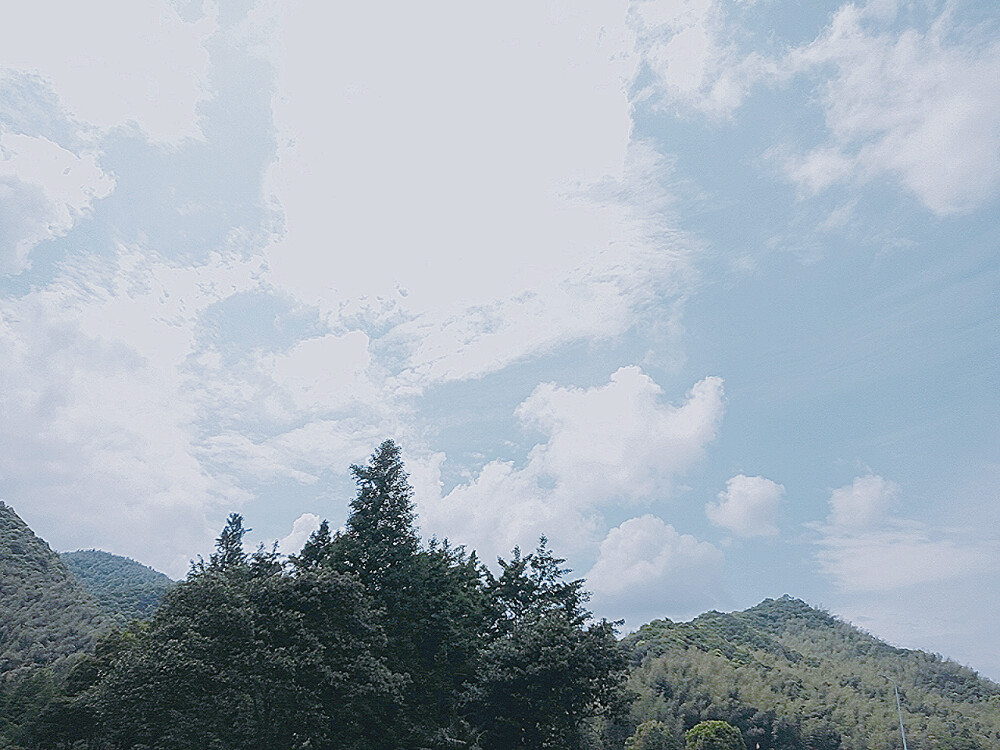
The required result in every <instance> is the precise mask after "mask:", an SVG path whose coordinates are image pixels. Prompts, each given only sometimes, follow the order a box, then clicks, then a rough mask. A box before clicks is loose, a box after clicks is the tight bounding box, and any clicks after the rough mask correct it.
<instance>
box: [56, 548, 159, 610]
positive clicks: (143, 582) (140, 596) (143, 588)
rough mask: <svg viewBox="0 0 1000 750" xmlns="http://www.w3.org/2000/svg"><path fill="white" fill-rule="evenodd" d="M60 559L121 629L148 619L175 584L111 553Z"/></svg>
mask: <svg viewBox="0 0 1000 750" xmlns="http://www.w3.org/2000/svg"><path fill="white" fill-rule="evenodd" d="M59 557H60V559H61V560H62V561H63V562H64V563H65V564H66V567H67V568H69V570H70V572H72V573H73V575H74V576H76V579H77V580H78V581H79V582H80V583H81V584H83V587H84V588H85V589H86V590H87V591H88V592H89V593H90V595H91V596H92V597H93V598H94V600H95V601H96V602H97V605H98V606H99V607H100V608H101V610H102V611H103V612H104V613H105V614H106V615H108V616H109V617H111V618H113V619H114V620H115V622H117V623H118V624H119V625H124V624H126V623H127V622H129V621H131V620H144V619H147V618H149V616H150V615H152V614H153V612H154V611H155V610H156V608H157V607H158V606H160V602H161V601H162V600H163V597H164V596H165V595H166V593H167V592H168V591H169V590H170V587H171V586H172V585H173V583H174V582H173V581H171V580H170V579H169V578H167V576H165V575H163V573H160V572H158V571H156V570H153V569H152V568H150V567H148V566H146V565H143V564H142V563H138V562H136V561H135V560H130V559H129V558H127V557H119V556H118V555H112V554H111V553H110V552H102V551H100V550H93V549H90V550H79V551H77V552H62V553H60V554H59Z"/></svg>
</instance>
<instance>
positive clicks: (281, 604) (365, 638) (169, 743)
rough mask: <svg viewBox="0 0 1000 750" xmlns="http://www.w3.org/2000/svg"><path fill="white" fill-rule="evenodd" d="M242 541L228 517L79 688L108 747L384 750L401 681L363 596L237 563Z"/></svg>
mask: <svg viewBox="0 0 1000 750" xmlns="http://www.w3.org/2000/svg"><path fill="white" fill-rule="evenodd" d="M243 533H245V532H244V531H243V526H242V519H241V518H239V517H238V516H236V515H235V514H234V516H230V519H229V523H228V524H227V526H226V529H225V530H224V531H223V534H222V535H221V536H220V537H219V540H218V544H217V547H216V552H215V553H214V554H213V555H212V556H211V559H210V562H209V563H208V565H201V566H195V567H194V569H193V570H192V572H191V573H190V574H189V576H188V578H187V580H185V581H184V582H182V583H180V584H178V585H177V586H176V587H175V588H174V589H173V590H172V591H171V592H170V594H168V596H167V598H166V600H165V602H164V604H163V606H162V607H161V608H160V610H159V611H158V612H157V613H156V615H154V617H153V618H152V619H151V620H150V621H149V623H148V625H142V626H134V627H133V628H132V629H130V630H128V631H126V632H125V633H124V634H123V635H122V636H120V637H119V639H118V643H117V644H115V645H114V646H113V647H111V648H110V651H112V656H111V658H110V664H109V665H108V666H106V667H104V668H103V673H102V674H101V675H100V679H99V680H98V682H97V683H96V684H95V685H94V686H93V687H91V688H89V696H90V700H92V702H93V705H94V706H95V707H96V713H97V716H98V718H99V723H100V727H101V731H100V736H101V740H102V741H103V742H104V743H105V746H106V747H108V748H115V749H117V748H122V749H123V750H124V748H139V747H150V748H163V749H164V750H167V749H169V750H188V749H190V750H195V749H196V748H197V749H199V750H200V749H201V748H218V749H219V750H228V749H230V748H232V750H236V749H237V748H239V749H240V750H243V749H248V750H249V749H259V750H265V749H266V750H283V749H285V748H288V749H291V748H305V747H324V748H331V749H337V750H341V749H342V750H360V749H361V748H382V749H383V750H389V749H390V748H391V747H392V746H391V745H390V744H389V742H388V740H387V739H386V738H385V737H384V734H383V732H382V729H381V726H380V721H381V717H383V716H385V715H388V714H390V713H391V711H392V708H393V706H394V705H395V702H396V694H397V691H398V687H399V678H398V676H396V675H395V674H393V673H392V672H391V671H390V670H389V669H388V668H387V666H386V664H385V661H384V655H383V652H384V646H385V640H384V635H383V633H382V631H381V628H380V627H379V625H378V624H377V622H375V621H374V619H373V615H374V614H375V613H376V610H375V608H374V607H373V606H372V603H371V601H370V599H369V598H368V596H367V594H366V592H365V591H364V588H363V587H362V586H361V584H360V583H358V582H357V581H356V580H353V579H351V578H349V577H345V576H343V575H342V574H339V573H337V572H336V571H333V570H329V569H318V570H302V569H293V570H285V569H284V568H283V566H282V565H281V564H280V561H279V560H278V558H277V555H276V554H275V553H274V552H273V551H271V552H266V551H263V550H261V551H258V552H257V553H255V554H253V555H250V556H247V555H245V554H243V552H242V535H243Z"/></svg>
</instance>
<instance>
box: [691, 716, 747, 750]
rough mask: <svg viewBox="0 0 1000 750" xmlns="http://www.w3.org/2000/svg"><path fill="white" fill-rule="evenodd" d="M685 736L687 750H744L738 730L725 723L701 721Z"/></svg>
mask: <svg viewBox="0 0 1000 750" xmlns="http://www.w3.org/2000/svg"><path fill="white" fill-rule="evenodd" d="M685 736H686V738H687V750H746V745H745V744H744V743H743V735H741V734H740V730H739V729H737V728H736V727H734V726H733V725H732V724H730V723H728V722H725V721H703V722H701V723H700V724H696V725H695V726H693V727H691V729H689V730H688V731H687V734H686V735H685Z"/></svg>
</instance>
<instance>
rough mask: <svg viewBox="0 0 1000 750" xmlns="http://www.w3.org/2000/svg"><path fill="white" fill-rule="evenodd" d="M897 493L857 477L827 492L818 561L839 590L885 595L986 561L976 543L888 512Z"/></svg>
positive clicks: (889, 484)
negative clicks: (826, 504)
mask: <svg viewBox="0 0 1000 750" xmlns="http://www.w3.org/2000/svg"><path fill="white" fill-rule="evenodd" d="M899 494H900V490H899V487H898V486H897V485H896V484H895V483H893V482H889V481H887V480H885V479H883V478H882V477H880V476H877V475H873V474H868V475H866V476H864V477H857V478H855V480H854V481H853V482H852V483H851V484H849V485H846V486H844V487H840V488H838V489H836V490H834V491H833V492H832V493H831V494H830V515H829V517H828V519H827V523H826V524H825V525H820V526H817V527H816V528H817V529H818V530H819V531H820V533H821V535H822V536H821V538H820V539H819V541H818V544H819V547H820V549H819V552H818V553H817V560H818V561H819V564H820V568H821V570H822V571H823V572H824V573H825V574H826V575H827V576H829V577H830V578H831V579H833V582H834V584H835V585H836V586H837V588H838V589H840V590H841V591H850V592H860V591H887V590H892V589H897V588H900V587H905V586H914V585H916V584H923V583H930V582H935V581H943V580H948V579H951V578H954V577H956V576H960V575H962V574H964V573H968V572H969V571H970V570H972V569H974V568H975V567H976V566H978V565H981V564H982V563H983V562H984V561H986V560H987V559H989V556H990V554H991V553H990V551H989V550H988V549H987V548H986V547H984V546H983V545H981V544H978V543H975V542H971V541H963V540H960V539H957V538H954V536H953V535H951V534H948V533H945V532H944V531H943V530H935V529H932V528H930V527H929V526H927V525H926V524H923V523H920V522H917V521H911V520H906V519H900V518H897V517H894V516H893V515H892V514H891V512H890V511H891V509H892V508H893V507H894V506H895V505H896V504H897V502H898V498H899Z"/></svg>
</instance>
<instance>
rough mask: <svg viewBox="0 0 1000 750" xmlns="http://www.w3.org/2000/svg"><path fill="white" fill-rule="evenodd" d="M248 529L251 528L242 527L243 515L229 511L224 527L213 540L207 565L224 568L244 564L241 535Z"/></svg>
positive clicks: (213, 568)
mask: <svg viewBox="0 0 1000 750" xmlns="http://www.w3.org/2000/svg"><path fill="white" fill-rule="evenodd" d="M248 531H252V529H244V528H243V516H241V515H240V514H239V513H230V514H229V520H228V521H227V522H226V527H225V528H224V529H223V530H222V533H221V534H220V535H219V538H218V539H216V540H215V552H213V553H212V555H211V557H210V558H209V563H208V567H209V568H210V569H211V570H226V569H228V568H232V567H239V566H242V565H246V562H247V555H246V552H244V551H243V537H244V535H245V534H246V533H247V532H248Z"/></svg>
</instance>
